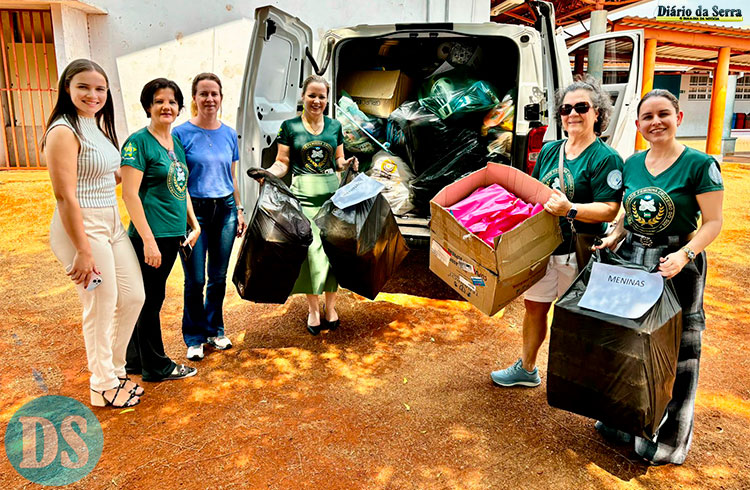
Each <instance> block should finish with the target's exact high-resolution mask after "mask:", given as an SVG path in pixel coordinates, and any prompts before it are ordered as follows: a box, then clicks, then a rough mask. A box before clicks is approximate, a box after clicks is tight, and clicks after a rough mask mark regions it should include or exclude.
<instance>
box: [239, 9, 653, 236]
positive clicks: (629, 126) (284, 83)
mask: <svg viewBox="0 0 750 490" xmlns="http://www.w3.org/2000/svg"><path fill="white" fill-rule="evenodd" d="M530 5H531V6H533V8H534V9H535V11H536V15H537V22H536V25H535V26H526V25H511V24H497V23H492V22H487V23H482V24H453V23H427V24H395V25H380V26H370V25H359V26H355V27H348V28H341V29H334V30H331V31H328V32H327V33H326V34H325V35H324V36H323V38H322V39H321V42H320V46H321V48H320V50H319V53H318V58H317V60H316V59H315V58H314V57H313V55H312V53H311V48H310V46H311V43H312V30H311V29H310V28H309V27H308V26H307V25H305V24H304V23H303V22H302V21H301V20H300V19H298V18H296V17H294V16H292V15H289V14H287V13H285V12H283V11H281V10H279V9H277V8H275V7H271V6H266V7H260V8H258V9H257V10H256V11H255V27H254V30H253V36H252V40H251V44H250V50H249V53H248V59H247V65H246V67H245V75H244V81H243V84H242V94H241V96H240V107H239V111H238V123H237V125H238V128H237V129H238V134H239V135H240V174H239V175H240V179H241V182H242V185H241V187H240V194H241V198H242V202H243V203H244V204H245V206H246V209H247V212H248V213H250V212H251V210H252V209H253V206H254V203H255V200H256V198H257V194H258V185H257V183H256V182H255V181H254V180H252V179H249V178H247V176H246V174H245V172H246V171H247V169H249V168H253V167H262V168H268V167H270V166H271V165H272V164H273V162H274V159H275V157H276V144H275V139H276V134H277V132H278V130H279V127H280V126H281V123H282V122H283V121H284V120H286V119H289V118H292V117H295V116H297V114H298V112H297V110H298V101H299V99H300V97H301V93H300V91H301V85H302V81H303V80H304V79H305V78H306V77H307V76H309V75H310V74H312V73H313V71H314V72H315V73H317V74H319V75H322V76H325V77H326V78H327V79H328V80H329V82H330V83H331V94H330V97H329V110H330V114H329V115H330V116H331V117H335V116H336V108H335V106H334V104H333V102H335V101H337V100H338V97H339V94H340V88H339V87H340V84H341V77H342V74H347V73H351V72H352V71H354V70H355V69H360V68H358V67H361V66H366V65H367V60H366V59H363V58H364V57H366V56H367V55H368V53H372V52H373V49H372V48H373V46H377V45H383V46H385V45H388V44H390V45H393V44H394V43H397V44H398V45H399V47H400V50H401V56H400V57H399V59H392V60H389V63H390V64H391V65H393V64H396V65H398V64H399V63H403V64H404V66H403V67H404V68H405V69H407V70H408V69H411V70H414V68H415V65H418V64H419V63H422V62H426V61H427V59H426V58H425V57H424V56H423V54H424V53H430V52H432V53H435V52H436V51H437V49H438V47H439V46H440V45H441V44H442V43H445V42H447V41H457V40H459V41H468V42H471V43H474V44H475V45H476V46H479V47H481V49H482V53H483V55H484V58H485V63H484V65H483V72H482V73H480V74H479V75H480V76H481V78H482V79H484V80H486V81H489V82H490V83H491V84H492V85H494V86H495V87H497V88H498V89H499V90H498V95H499V96H500V97H502V94H505V93H506V91H508V90H510V89H514V92H515V94H516V97H515V107H516V110H515V121H514V126H513V127H514V129H513V131H514V135H513V143H512V149H511V152H510V153H511V157H510V162H507V163H509V164H511V165H513V166H514V167H517V168H520V169H523V170H525V171H527V172H531V169H533V165H534V163H535V162H536V157H537V155H538V152H539V150H540V149H541V146H542V144H543V143H544V142H545V141H550V140H555V139H560V138H561V137H562V131H561V128H560V126H559V122H558V120H557V116H556V114H554V111H552V110H550V109H551V108H553V107H554V93H555V91H556V90H557V89H559V88H561V87H564V86H566V85H568V84H569V83H571V82H572V81H573V74H574V73H575V74H579V73H592V74H594V70H596V69H597V66H595V65H597V63H592V68H591V69H590V70H589V66H588V60H589V57H591V58H592V59H599V60H602V59H603V62H601V61H600V62H599V63H598V73H599V75H600V78H602V79H603V86H604V87H605V89H606V90H608V91H609V92H610V94H611V95H612V99H613V103H614V106H615V112H614V114H613V115H612V120H611V123H610V126H609V128H608V129H607V131H606V132H605V133H604V134H603V135H602V138H603V139H604V140H605V141H607V143H609V144H610V145H611V146H612V147H614V148H615V149H617V150H618V151H619V152H620V154H621V155H622V156H623V157H627V156H629V155H630V154H631V153H632V152H633V149H634V146H635V131H636V129H635V124H634V122H633V121H634V120H635V118H636V115H635V107H636V105H637V102H638V100H639V97H640V92H641V90H640V86H641V82H640V81H641V65H642V57H643V55H642V53H643V31H627V32H613V33H608V34H602V35H599V36H594V37H591V38H589V39H586V40H584V41H582V42H580V43H578V44H577V45H575V46H573V47H572V48H571V50H570V53H569V52H568V50H567V48H566V46H565V42H564V40H563V38H562V36H561V35H560V34H556V33H555V29H554V25H555V20H554V7H553V6H552V4H551V3H548V2H532V3H530ZM404 50H405V51H406V53H407V54H408V53H410V51H409V50H412V52H413V56H403V53H404ZM375 52H377V50H376V51H375ZM383 53H385V56H386V57H387V56H388V50H387V49H386V50H381V51H380V53H379V56H380V55H382V54H383ZM423 60H424V61H423ZM487 60H490V62H489V63H488V62H487ZM378 61H382V60H378ZM430 61H432V60H430ZM397 68H398V66H397ZM290 173H291V172H290ZM427 212H429V211H427ZM398 222H399V226H400V228H401V231H402V233H403V234H404V236H405V237H406V238H407V240H410V241H411V242H422V241H425V240H426V241H429V234H430V230H429V216H420V215H416V216H407V217H399V218H398ZM425 243H426V242H425Z"/></svg>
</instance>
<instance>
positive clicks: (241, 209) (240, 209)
mask: <svg viewBox="0 0 750 490" xmlns="http://www.w3.org/2000/svg"><path fill="white" fill-rule="evenodd" d="M244 210H245V206H237V211H240V212H242V211H244Z"/></svg>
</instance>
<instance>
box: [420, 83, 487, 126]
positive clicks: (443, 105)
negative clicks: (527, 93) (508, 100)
mask: <svg viewBox="0 0 750 490" xmlns="http://www.w3.org/2000/svg"><path fill="white" fill-rule="evenodd" d="M428 84H429V82H428ZM419 103H420V104H421V105H422V107H424V108H426V109H428V110H430V111H431V112H432V113H434V114H436V115H437V116H438V117H440V119H448V118H451V117H455V116H459V115H463V114H469V113H472V112H484V111H487V110H489V109H492V108H493V107H494V106H496V105H497V104H498V103H500V100H499V99H498V98H497V95H495V92H494V90H493V89H492V87H490V85H489V84H488V83H487V82H484V81H481V80H478V81H473V80H471V79H461V78H452V77H450V76H445V77H441V78H438V79H437V80H435V81H434V83H432V86H431V87H430V88H429V91H428V93H427V94H426V95H425V96H424V97H420V99H419Z"/></svg>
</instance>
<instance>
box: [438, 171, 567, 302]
mask: <svg viewBox="0 0 750 490" xmlns="http://www.w3.org/2000/svg"><path fill="white" fill-rule="evenodd" d="M491 184H499V185H501V186H502V187H503V188H505V189H506V190H508V191H510V192H512V193H513V194H515V195H516V196H517V197H520V198H521V199H523V200H524V201H526V202H528V203H535V204H536V203H540V204H543V203H545V202H547V200H548V199H549V196H550V193H551V192H552V189H550V188H549V187H547V186H545V185H544V184H542V183H541V182H539V181H538V180H536V179H534V178H532V177H530V176H528V175H526V174H525V173H523V172H521V171H520V170H517V169H515V168H512V167H509V166H507V165H500V164H497V163H488V164H487V167H485V168H483V169H481V170H478V171H476V172H474V173H472V174H469V175H467V176H466V177H464V178H463V179H461V180H459V181H456V182H454V183H453V184H450V185H448V186H446V187H445V188H443V190H441V191H440V192H439V193H438V194H437V195H436V196H435V197H434V198H433V199H432V201H430V211H431V212H432V220H431V222H430V270H431V271H432V272H434V273H435V274H436V275H437V276H438V277H440V278H441V279H442V280H443V281H445V282H446V283H448V285H449V286H451V287H452V288H453V289H455V290H456V291H457V292H458V293H459V294H460V295H461V296H463V297H464V298H466V299H467V300H468V301H469V302H470V303H471V304H473V305H474V306H476V307H477V308H478V309H479V310H480V311H482V312H483V313H486V314H487V315H494V314H495V313H497V312H498V311H499V310H500V309H501V308H502V307H504V306H505V305H507V304H508V303H510V302H511V301H512V300H513V299H515V298H517V297H518V296H519V295H521V293H523V292H524V291H526V290H527V289H528V288H530V287H531V286H532V285H533V284H534V283H536V282H537V281H539V280H540V279H541V278H542V277H544V274H545V272H546V269H547V262H548V261H549V256H550V255H551V254H552V252H553V251H554V250H555V249H556V248H557V246H558V245H560V243H562V234H561V232H560V223H559V219H558V217H557V216H552V215H551V214H549V213H547V212H546V211H542V212H541V213H538V214H536V215H534V216H532V217H531V218H529V219H527V220H526V221H524V222H523V223H521V224H520V225H518V226H517V227H516V228H514V229H513V230H511V231H509V232H507V233H503V234H502V235H500V236H499V237H497V238H496V239H495V247H494V248H493V247H491V246H489V245H488V244H487V243H485V242H484V241H483V240H481V239H480V238H479V237H477V236H476V235H474V234H473V233H470V232H469V231H467V230H466V228H464V227H463V225H461V223H459V222H458V221H456V219H455V218H454V217H453V215H452V214H451V213H450V211H448V210H447V209H446V208H448V207H450V206H452V205H454V204H456V203H457V202H459V201H460V200H462V199H464V198H465V197H468V196H469V194H471V193H472V192H473V191H474V190H475V189H477V188H479V187H486V186H488V185H491Z"/></svg>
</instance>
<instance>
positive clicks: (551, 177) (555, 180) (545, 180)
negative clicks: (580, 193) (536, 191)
mask: <svg viewBox="0 0 750 490" xmlns="http://www.w3.org/2000/svg"><path fill="white" fill-rule="evenodd" d="M563 179H565V196H566V197H567V198H568V199H573V196H574V195H575V193H576V184H575V180H574V179H573V174H572V173H571V171H570V170H568V168H567V167H563ZM541 182H542V184H544V185H546V186H547V187H551V188H552V189H557V190H558V191H561V192H562V187H561V186H560V172H558V171H557V166H555V169H554V170H550V171H549V172H547V173H546V174H545V175H544V177H542V180H541Z"/></svg>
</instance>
